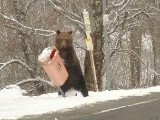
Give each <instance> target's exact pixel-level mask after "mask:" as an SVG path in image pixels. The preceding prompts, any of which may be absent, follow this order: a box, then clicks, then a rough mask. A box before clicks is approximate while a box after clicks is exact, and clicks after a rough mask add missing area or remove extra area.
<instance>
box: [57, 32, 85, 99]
mask: <svg viewBox="0 0 160 120" xmlns="http://www.w3.org/2000/svg"><path fill="white" fill-rule="evenodd" d="M71 34H72V31H70V32H61V31H59V30H57V34H56V37H55V47H56V48H57V49H58V50H59V54H60V56H61V58H62V59H63V61H64V65H65V67H66V69H67V72H68V74H69V76H68V78H67V80H66V82H65V83H64V85H62V86H61V89H62V90H63V92H64V93H65V92H67V91H68V90H69V89H71V88H74V89H76V90H78V91H80V92H81V93H82V95H83V96H84V97H86V96H88V90H87V86H86V80H85V78H84V76H83V73H82V70H81V67H80V63H79V60H78V58H77V55H76V52H75V50H74V47H73V38H72V35H71Z"/></svg>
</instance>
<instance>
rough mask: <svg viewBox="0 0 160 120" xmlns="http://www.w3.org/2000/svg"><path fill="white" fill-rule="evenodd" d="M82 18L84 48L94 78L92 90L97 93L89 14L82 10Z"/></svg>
mask: <svg viewBox="0 0 160 120" xmlns="http://www.w3.org/2000/svg"><path fill="white" fill-rule="evenodd" d="M83 17H84V23H85V30H86V37H87V38H86V46H87V50H88V51H89V54H90V61H91V68H92V71H93V76H94V90H95V91H98V84H97V77H96V69H95V64H94V58H93V42H92V38H91V35H90V33H91V27H90V19H89V13H88V12H87V11H86V10H85V9H84V11H83Z"/></svg>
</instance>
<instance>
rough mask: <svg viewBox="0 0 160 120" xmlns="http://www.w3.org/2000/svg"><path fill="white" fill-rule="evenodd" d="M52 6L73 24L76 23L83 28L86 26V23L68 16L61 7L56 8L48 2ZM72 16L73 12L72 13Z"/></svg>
mask: <svg viewBox="0 0 160 120" xmlns="http://www.w3.org/2000/svg"><path fill="white" fill-rule="evenodd" d="M48 1H49V2H50V3H51V4H52V5H53V8H54V9H55V10H56V11H57V12H59V13H60V14H61V15H63V16H65V17H66V18H68V19H69V20H71V21H72V22H76V23H78V24H80V25H82V26H84V23H83V22H81V21H79V20H75V19H72V18H71V17H70V16H68V15H66V14H65V12H64V10H63V9H62V8H61V7H58V6H56V5H55V4H54V3H53V2H52V1H51V0H48ZM70 13H71V14H72V12H70ZM72 15H73V16H75V15H74V14H72Z"/></svg>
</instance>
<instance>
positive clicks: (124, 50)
mask: <svg viewBox="0 0 160 120" xmlns="http://www.w3.org/2000/svg"><path fill="white" fill-rule="evenodd" d="M117 52H131V54H134V55H135V56H137V58H138V59H139V60H140V61H141V62H142V63H143V64H144V65H145V67H146V68H147V69H148V70H149V71H150V72H152V73H153V74H154V75H158V76H160V74H159V73H157V72H156V71H154V70H153V69H151V68H150V67H149V66H148V65H147V64H145V62H144V61H143V59H142V58H141V57H140V56H139V55H138V54H137V53H136V52H134V51H133V50H130V49H123V50H117Z"/></svg>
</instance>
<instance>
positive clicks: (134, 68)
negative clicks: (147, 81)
mask: <svg viewBox="0 0 160 120" xmlns="http://www.w3.org/2000/svg"><path fill="white" fill-rule="evenodd" d="M130 42H131V43H130V44H131V50H132V51H133V52H135V53H136V54H137V55H139V56H141V42H142V29H141V28H138V27H134V28H133V30H132V31H131V37H130ZM130 68H131V87H132V88H137V87H140V78H141V61H140V60H139V58H138V57H137V56H135V55H134V54H131V56H130Z"/></svg>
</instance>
